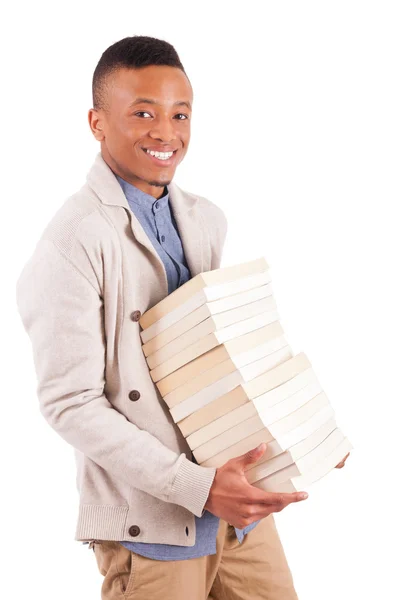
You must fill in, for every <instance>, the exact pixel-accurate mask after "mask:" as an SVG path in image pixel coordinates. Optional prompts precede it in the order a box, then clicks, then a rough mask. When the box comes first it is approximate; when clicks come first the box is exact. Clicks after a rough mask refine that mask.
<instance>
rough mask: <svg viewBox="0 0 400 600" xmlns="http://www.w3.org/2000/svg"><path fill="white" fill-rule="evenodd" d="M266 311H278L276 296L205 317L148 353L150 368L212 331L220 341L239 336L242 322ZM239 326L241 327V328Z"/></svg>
mask: <svg viewBox="0 0 400 600" xmlns="http://www.w3.org/2000/svg"><path fill="white" fill-rule="evenodd" d="M264 312H276V302H275V298H273V297H272V296H270V297H268V298H262V299H261V300H257V301H256V302H252V303H251V304H246V305H245V306H240V307H239V308H234V309H233V310H227V311H225V312H224V313H220V314H218V315H213V316H211V317H209V318H208V319H205V320H204V321H202V322H201V323H199V324H198V325H195V326H194V327H192V328H191V329H189V331H186V332H185V333H183V334H182V335H180V336H179V337H178V338H175V339H173V340H172V341H171V342H168V343H167V344H165V346H162V347H161V348H159V349H158V350H156V351H155V352H153V353H152V354H149V355H147V363H148V365H149V367H150V369H154V367H157V366H158V365H159V364H161V363H163V362H165V361H166V360H168V359H169V358H171V356H173V355H174V354H177V353H178V352H181V351H182V350H184V349H185V348H187V347H188V346H190V345H191V344H194V343H195V342H197V341H198V340H200V339H201V338H203V337H205V336H206V335H207V334H209V333H212V332H215V333H216V334H217V335H218V336H219V339H220V343H222V342H225V341H227V340H229V339H232V338H234V337H237V334H236V331H239V335H240V333H241V331H240V327H239V326H240V323H241V322H243V321H245V320H248V319H249V318H251V317H255V316H257V315H259V314H261V313H264ZM275 320H277V319H275ZM237 327H239V330H238V329H237ZM151 342H153V340H151V341H150V342H149V344H150V343H151ZM142 348H143V347H142ZM145 356H146V354H145Z"/></svg>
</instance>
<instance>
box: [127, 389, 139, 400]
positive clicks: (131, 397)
mask: <svg viewBox="0 0 400 600" xmlns="http://www.w3.org/2000/svg"><path fill="white" fill-rule="evenodd" d="M139 398H140V392H138V391H137V390H132V391H130V392H129V400H133V401H135V400H139Z"/></svg>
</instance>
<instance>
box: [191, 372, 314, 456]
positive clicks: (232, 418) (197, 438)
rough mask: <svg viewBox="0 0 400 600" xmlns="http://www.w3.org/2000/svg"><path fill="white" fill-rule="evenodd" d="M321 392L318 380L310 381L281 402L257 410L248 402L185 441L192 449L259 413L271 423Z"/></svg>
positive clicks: (252, 403) (265, 421) (264, 419)
mask: <svg viewBox="0 0 400 600" xmlns="http://www.w3.org/2000/svg"><path fill="white" fill-rule="evenodd" d="M320 392H322V388H321V386H320V384H319V383H318V381H316V382H315V381H312V382H311V383H309V384H308V385H306V386H305V387H304V388H303V389H302V390H300V391H299V392H297V393H295V394H293V395H291V396H289V397H288V398H286V399H285V400H282V402H279V403H278V404H276V405H274V406H271V407H268V406H267V407H265V408H264V409H263V410H261V411H260V410H258V408H257V406H256V405H255V404H254V402H248V403H246V404H244V405H243V406H241V407H239V408H238V409H236V410H234V411H233V412H230V413H228V414H226V415H224V416H222V417H220V418H219V419H216V420H214V421H213V422H212V423H209V424H208V425H206V426H205V427H203V428H202V429H200V430H198V431H196V432H195V433H193V434H191V435H190V436H188V437H187V438H186V441H187V443H188V444H189V446H190V448H191V449H192V450H193V449H195V448H197V447H198V446H200V445H202V444H205V443H206V442H208V441H210V440H211V439H213V438H214V437H217V436H218V435H220V434H221V433H223V432H224V431H227V430H229V429H230V428H231V427H233V426H234V425H237V424H238V423H241V422H242V421H243V420H245V419H248V418H250V417H251V416H254V415H256V414H259V415H260V417H261V419H262V421H263V423H264V425H265V426H267V425H271V424H272V423H274V422H275V421H279V420H280V419H282V418H284V417H286V416H288V415H289V414H291V413H293V412H295V411H296V410H297V409H298V408H300V407H301V406H303V405H304V404H306V403H307V402H309V401H310V400H312V399H313V398H314V397H315V396H317V394H319V393H320Z"/></svg>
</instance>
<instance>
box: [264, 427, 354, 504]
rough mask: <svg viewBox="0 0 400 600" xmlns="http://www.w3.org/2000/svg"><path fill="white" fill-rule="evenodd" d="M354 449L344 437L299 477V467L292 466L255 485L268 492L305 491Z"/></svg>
mask: <svg viewBox="0 0 400 600" xmlns="http://www.w3.org/2000/svg"><path fill="white" fill-rule="evenodd" d="M352 448H353V446H352V444H351V443H350V441H349V440H348V438H347V437H343V438H342V439H341V441H340V442H339V444H337V446H336V447H335V448H334V450H333V451H331V452H330V453H329V454H328V455H327V456H326V457H325V458H324V459H322V460H320V461H318V462H317V463H316V464H314V466H313V467H312V468H311V469H309V470H307V471H305V472H304V473H302V474H300V475H299V469H298V467H297V466H296V465H291V466H290V467H286V468H285V469H282V470H281V471H278V472H277V473H274V474H273V475H271V476H270V477H265V478H264V479H260V480H259V481H257V482H255V483H253V485H254V486H255V487H258V488H259V489H262V490H264V491H266V492H278V493H291V492H296V491H303V490H305V489H306V488H308V487H309V486H310V485H311V484H313V483H315V482H317V481H318V480H319V479H322V477H325V476H326V475H327V474H328V473H329V472H330V471H332V470H333V469H334V468H335V467H336V465H337V464H339V463H340V461H341V460H342V459H343V458H344V457H345V456H346V454H347V453H348V452H350V450H351V449H352Z"/></svg>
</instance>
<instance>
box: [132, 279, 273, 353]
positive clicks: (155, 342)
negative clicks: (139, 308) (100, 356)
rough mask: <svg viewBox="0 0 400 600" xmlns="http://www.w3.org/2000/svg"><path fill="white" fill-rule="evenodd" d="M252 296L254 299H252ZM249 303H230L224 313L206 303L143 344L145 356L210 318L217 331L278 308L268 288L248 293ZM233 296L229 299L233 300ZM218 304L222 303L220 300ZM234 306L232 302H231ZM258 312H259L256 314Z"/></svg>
mask: <svg viewBox="0 0 400 600" xmlns="http://www.w3.org/2000/svg"><path fill="white" fill-rule="evenodd" d="M250 294H251V296H252V297H250ZM236 296H242V294H236ZM246 296H247V300H248V302H244V301H243V300H242V301H241V302H240V303H239V302H238V303H237V306H236V307H235V306H234V307H232V306H231V307H229V305H228V303H227V306H226V309H225V310H223V311H221V310H220V311H218V312H217V310H218V309H215V307H214V302H206V303H205V304H203V305H202V306H200V307H199V308H197V309H196V310H194V311H193V312H191V313H189V314H188V315H186V317H183V319H181V320H180V321H178V322H177V323H175V324H174V325H171V327H168V329H166V330H165V331H162V332H161V333H159V334H158V335H156V336H154V337H153V338H152V339H151V340H149V341H148V342H147V343H145V344H143V346H142V349H143V352H144V355H145V356H149V355H150V354H154V352H157V350H159V349H160V348H163V347H164V346H166V344H168V343H169V342H172V341H173V340H175V339H176V338H178V337H180V336H182V335H183V334H184V333H186V332H187V331H189V330H190V329H193V327H195V326H196V325H198V324H199V323H201V322H202V321H205V320H206V319H208V318H209V317H214V322H215V324H216V327H217V329H219V328H222V327H227V326H228V325H231V324H232V323H236V322H237V321H241V320H243V318H248V317H251V316H253V315H254V314H259V312H262V311H263V310H272V309H274V308H276V302H275V300H274V298H273V296H272V295H271V293H270V291H269V288H268V286H265V285H264V286H262V287H260V288H256V289H254V290H250V292H246ZM231 298H232V296H230V297H229V299H231ZM266 298H269V300H270V301H269V302H261V301H262V300H264V299H266ZM217 302H221V300H218V301H217ZM230 304H232V302H230ZM258 305H259V306H261V307H262V308H261V309H259V310H257V306H258ZM254 311H257V312H254Z"/></svg>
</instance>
